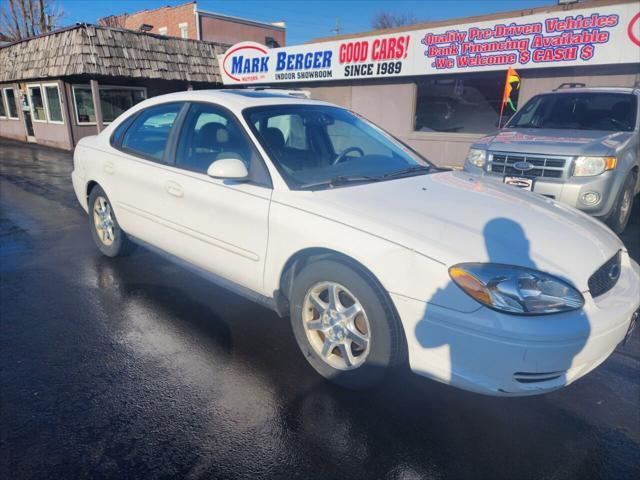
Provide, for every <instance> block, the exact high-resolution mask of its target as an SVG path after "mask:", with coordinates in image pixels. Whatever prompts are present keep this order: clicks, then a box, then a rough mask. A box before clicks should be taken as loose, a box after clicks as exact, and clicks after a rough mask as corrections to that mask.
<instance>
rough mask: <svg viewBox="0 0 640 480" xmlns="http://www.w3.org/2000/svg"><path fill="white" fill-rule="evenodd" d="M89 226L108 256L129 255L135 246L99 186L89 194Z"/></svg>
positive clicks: (94, 237)
mask: <svg viewBox="0 0 640 480" xmlns="http://www.w3.org/2000/svg"><path fill="white" fill-rule="evenodd" d="M88 203H89V228H90V229H91V236H92V237H93V241H94V242H95V244H96V246H97V247H98V249H100V251H101V252H102V254H103V255H106V256H107V257H118V256H123V255H127V254H128V253H130V252H131V251H133V249H134V248H135V244H133V243H132V242H131V240H129V238H128V237H127V234H126V233H124V231H123V230H122V229H121V228H120V225H119V224H118V220H117V219H116V214H115V212H114V211H113V208H112V206H111V202H110V201H109V198H108V197H107V194H106V193H104V190H102V188H100V187H99V186H95V187H93V189H92V190H91V193H90V194H89V202H88Z"/></svg>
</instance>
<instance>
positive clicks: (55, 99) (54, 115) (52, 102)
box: [43, 85, 62, 122]
mask: <svg viewBox="0 0 640 480" xmlns="http://www.w3.org/2000/svg"><path fill="white" fill-rule="evenodd" d="M43 88H44V92H45V98H46V100H47V113H48V115H49V117H48V119H49V121H50V122H62V106H61V104H60V91H59V90H58V85H44V87H43Z"/></svg>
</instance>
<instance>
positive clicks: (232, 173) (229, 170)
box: [207, 158, 249, 180]
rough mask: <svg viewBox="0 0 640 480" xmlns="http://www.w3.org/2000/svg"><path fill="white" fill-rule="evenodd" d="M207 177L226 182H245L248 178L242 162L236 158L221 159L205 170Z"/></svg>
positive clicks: (247, 172)
mask: <svg viewBox="0 0 640 480" xmlns="http://www.w3.org/2000/svg"><path fill="white" fill-rule="evenodd" d="M207 175H209V176H210V177H213V178H223V179H227V180H245V179H246V178H247V177H248V176H249V171H248V170H247V167H246V165H245V164H244V162H243V161H242V160H240V159H238V158H221V159H219V160H216V161H214V162H213V163H212V164H211V165H209V168H208V169H207Z"/></svg>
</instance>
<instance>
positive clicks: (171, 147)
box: [110, 100, 189, 167]
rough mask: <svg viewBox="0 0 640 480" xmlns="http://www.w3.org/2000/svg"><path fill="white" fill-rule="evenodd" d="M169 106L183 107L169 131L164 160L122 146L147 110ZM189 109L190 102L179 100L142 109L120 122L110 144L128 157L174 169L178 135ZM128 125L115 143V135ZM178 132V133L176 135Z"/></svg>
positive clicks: (163, 155)
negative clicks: (138, 119) (123, 126)
mask: <svg viewBox="0 0 640 480" xmlns="http://www.w3.org/2000/svg"><path fill="white" fill-rule="evenodd" d="M168 105H182V106H181V107H180V110H179V111H178V115H177V116H176V119H175V121H174V122H173V125H171V129H170V130H169V136H168V137H167V142H166V144H165V149H164V152H163V154H162V159H158V158H156V157H154V156H151V155H146V154H145V153H143V152H139V151H138V150H133V149H131V148H127V147H125V146H123V145H122V141H123V140H124V137H125V136H126V135H127V133H128V132H129V129H130V128H131V127H132V126H133V124H134V123H135V122H136V120H137V118H138V117H139V116H140V115H142V114H143V113H144V112H146V111H147V110H149V109H151V108H156V107H166V106H168ZM188 109H189V102H187V101H184V100H179V101H172V102H164V103H156V104H155V105H149V106H148V107H145V108H142V109H140V110H138V111H137V112H135V113H133V114H131V115H130V116H128V117H127V118H125V119H123V120H122V122H120V124H119V125H118V126H117V127H116V128H115V129H114V131H113V133H112V134H111V138H110V143H111V146H112V147H113V148H115V149H116V150H118V151H120V152H122V153H125V154H127V155H130V156H132V157H135V158H138V159H142V160H147V161H149V162H153V163H155V164H158V165H165V166H171V167H174V166H175V149H176V145H177V136H178V133H179V132H180V130H181V128H182V122H183V120H184V117H185V115H186V113H187V111H188ZM125 123H128V125H126V127H125V131H124V132H122V135H121V136H120V139H119V140H118V141H114V137H115V134H116V132H117V130H118V129H119V128H120V126H121V125H123V124H125ZM176 132H178V133H176Z"/></svg>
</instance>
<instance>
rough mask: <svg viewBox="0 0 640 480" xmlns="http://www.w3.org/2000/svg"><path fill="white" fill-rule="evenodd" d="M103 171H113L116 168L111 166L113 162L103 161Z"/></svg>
mask: <svg viewBox="0 0 640 480" xmlns="http://www.w3.org/2000/svg"><path fill="white" fill-rule="evenodd" d="M104 171H105V172H106V173H115V171H116V169H115V167H114V166H113V163H112V162H105V163H104Z"/></svg>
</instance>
